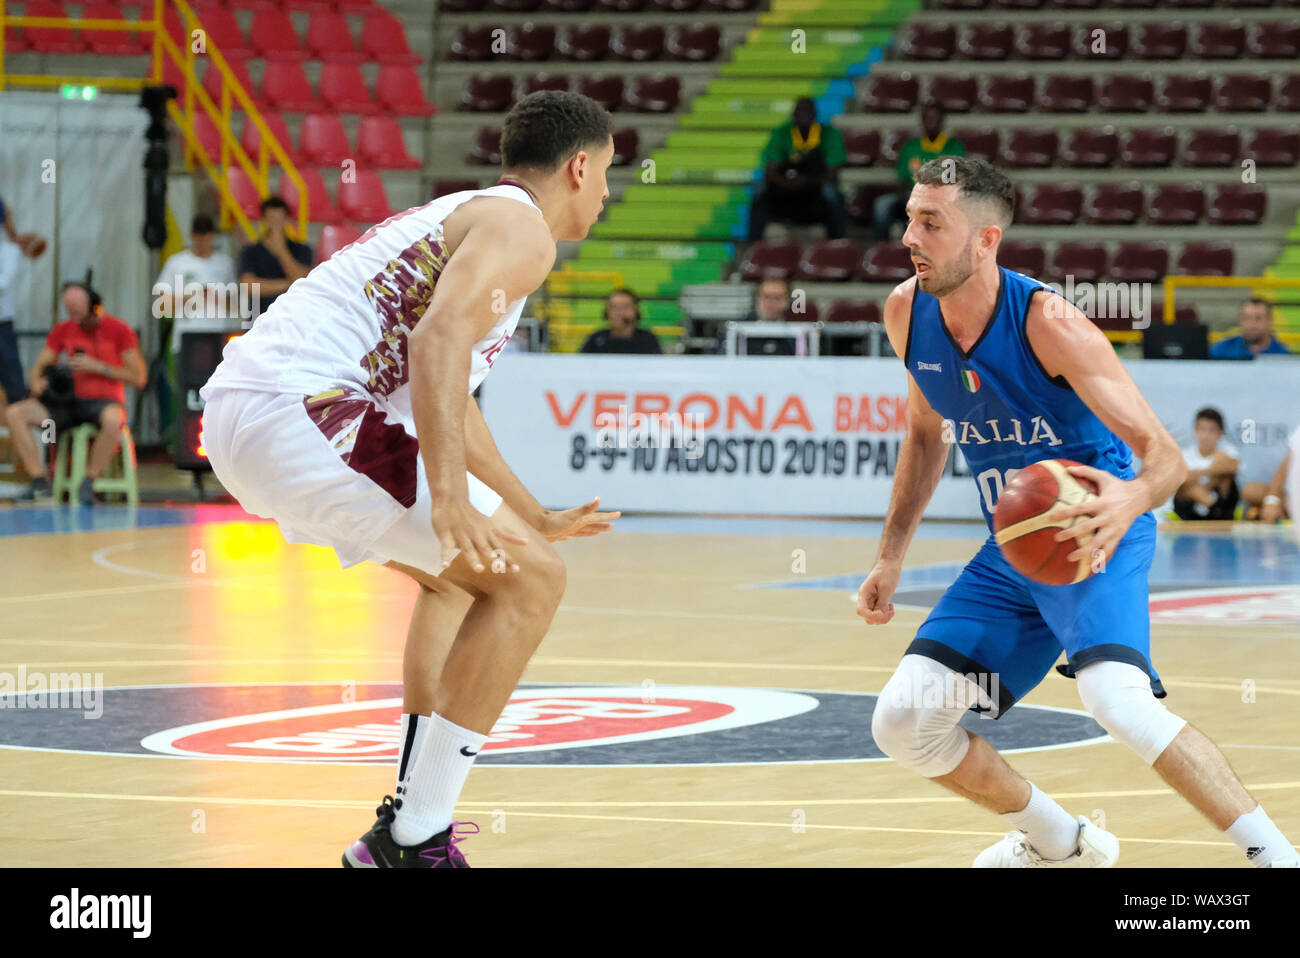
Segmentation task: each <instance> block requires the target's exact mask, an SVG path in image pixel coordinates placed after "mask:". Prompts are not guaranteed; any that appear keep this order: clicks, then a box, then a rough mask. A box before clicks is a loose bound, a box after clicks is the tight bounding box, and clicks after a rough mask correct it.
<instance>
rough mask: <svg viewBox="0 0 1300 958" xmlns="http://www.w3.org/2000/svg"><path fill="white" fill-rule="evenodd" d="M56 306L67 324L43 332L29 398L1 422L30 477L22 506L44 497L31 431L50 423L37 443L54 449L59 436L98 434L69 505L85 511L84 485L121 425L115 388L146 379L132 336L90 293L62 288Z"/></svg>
mask: <svg viewBox="0 0 1300 958" xmlns="http://www.w3.org/2000/svg"><path fill="white" fill-rule="evenodd" d="M63 307H64V309H66V310H67V313H68V318H67V319H65V320H64V321H63V322H61V323H59V324H58V325H56V326H55V327H54V328H53V329H52V330H50V335H49V336H48V337H46V340H45V348H44V349H42V350H41V354H40V356H38V357H37V358H36V365H35V366H33V367H32V375H31V382H32V387H31V396H30V397H29V398H27V399H24V400H22V401H21V402H17V403H14V404H12V405H11V406H9V408H8V409H6V410H5V418H6V419H7V420H8V422H9V434H10V435H11V436H12V437H13V443H14V446H15V447H17V449H18V455H19V456H20V457H21V458H22V461H23V466H24V467H25V468H26V469H27V472H28V474H29V475H31V476H32V477H33V478H32V484H31V487H30V488H29V489H28V490H27V492H26V493H24V494H23V495H22V496H21V498H23V499H35V498H37V497H45V496H48V495H50V475H49V470H47V469H46V468H45V465H44V464H43V463H42V461H41V455H40V452H39V451H38V449H37V448H36V441H35V440H34V439H33V438H32V433H31V427H32V426H43V425H44V424H45V423H46V422H47V421H48V422H52V423H53V424H54V435H53V436H47V437H44V441H46V442H57V440H58V435H59V433H61V432H62V430H64V429H71V428H73V427H74V426H80V425H82V424H83V423H89V424H90V425H94V426H98V427H99V433H98V435H96V436H95V441H94V443H93V444H92V446H91V449H90V460H89V462H88V463H87V465H86V478H85V479H84V480H82V483H81V487H80V488H79V489H78V490H77V500H78V501H79V502H80V503H81V504H82V505H86V506H90V505H94V503H95V493H94V489H93V486H92V483H93V482H94V480H95V479H98V478H99V477H100V476H101V475H102V474H103V472H104V469H105V468H106V467H107V466H108V460H109V458H110V457H111V456H112V455H113V450H114V449H115V448H117V441H118V437H119V436H120V435H121V434H122V425H123V423H125V422H126V406H125V401H126V397H125V391H124V388H123V384H124V383H130V384H131V385H132V386H134V387H135V388H136V389H143V388H144V385H145V382H146V379H147V373H146V371H145V365H144V358H143V357H142V356H141V355H140V343H139V340H137V339H136V335H135V331H134V330H133V329H131V327H130V326H128V325H126V323H124V322H122V321H121V320H120V319H118V318H116V317H115V316H110V315H109V314H108V313H106V312H104V307H103V304H102V303H101V302H100V299H99V294H97V293H96V292H95V291H94V290H93V289H91V288H90V287H89V286H87V285H86V284H84V283H76V282H73V283H65V284H64V285H63Z"/></svg>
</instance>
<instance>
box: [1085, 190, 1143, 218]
mask: <svg viewBox="0 0 1300 958" xmlns="http://www.w3.org/2000/svg"><path fill="white" fill-rule="evenodd" d="M1143 205H1144V199H1143V196H1142V188H1141V187H1140V186H1134V185H1131V184H1125V183H1103V184H1101V185H1100V186H1097V187H1096V188H1095V189H1094V190H1093V192H1092V194H1091V195H1090V196H1089V197H1088V198H1087V200H1085V201H1084V204H1083V218H1084V219H1085V220H1087V221H1088V222H1090V223H1100V224H1102V225H1105V226H1129V225H1131V224H1133V223H1136V222H1137V221H1138V218H1139V217H1140V216H1141V215H1142V207H1143Z"/></svg>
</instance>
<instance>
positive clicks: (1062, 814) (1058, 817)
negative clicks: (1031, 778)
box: [1002, 782, 1079, 861]
mask: <svg viewBox="0 0 1300 958" xmlns="http://www.w3.org/2000/svg"><path fill="white" fill-rule="evenodd" d="M1029 789H1030V791H1029V804H1028V805H1026V806H1025V807H1024V808H1023V809H1022V810H1020V811H1018V812H1005V813H1003V815H1002V817H1003V818H1004V819H1005V820H1007V821H1008V822H1010V823H1011V824H1012V825H1013V826H1015V827H1016V828H1018V829H1020V830H1021V831H1022V832H1024V833H1025V834H1026V835H1027V836H1028V837H1029V844H1030V845H1033V846H1034V851H1036V852H1038V854H1040V855H1042V856H1043V857H1044V858H1048V859H1051V860H1053V861H1058V860H1060V859H1062V858H1069V857H1070V856H1071V855H1073V854H1074V852H1075V849H1077V848H1078V846H1079V823H1078V821H1077V820H1076V819H1074V818H1071V817H1070V813H1069V812H1067V811H1066V810H1065V809H1063V808H1062V807H1061V806H1060V805H1058V804H1056V801H1055V800H1054V799H1052V798H1051V797H1050V796H1049V795H1047V794H1046V793H1045V792H1043V791H1040V790H1039V788H1038V786H1037V785H1035V784H1034V783H1033V782H1030V783H1029Z"/></svg>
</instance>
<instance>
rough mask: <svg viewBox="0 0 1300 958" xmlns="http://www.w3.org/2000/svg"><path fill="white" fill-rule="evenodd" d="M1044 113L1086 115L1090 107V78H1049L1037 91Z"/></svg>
mask: <svg viewBox="0 0 1300 958" xmlns="http://www.w3.org/2000/svg"><path fill="white" fill-rule="evenodd" d="M1037 106H1038V109H1040V110H1042V111H1043V112H1044V113H1087V112H1088V110H1089V108H1091V106H1092V77H1090V76H1073V75H1069V74H1067V75H1065V76H1049V77H1047V78H1046V79H1045V80H1044V81H1043V85H1042V87H1041V88H1040V89H1039V91H1038V104H1037Z"/></svg>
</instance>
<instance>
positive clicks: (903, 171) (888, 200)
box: [875, 103, 966, 243]
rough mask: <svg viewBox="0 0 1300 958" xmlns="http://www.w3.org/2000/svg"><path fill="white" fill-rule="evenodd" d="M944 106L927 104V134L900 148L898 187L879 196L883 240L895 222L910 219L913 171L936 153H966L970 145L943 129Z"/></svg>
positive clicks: (923, 126) (923, 123) (877, 220)
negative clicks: (909, 200)
mask: <svg viewBox="0 0 1300 958" xmlns="http://www.w3.org/2000/svg"><path fill="white" fill-rule="evenodd" d="M943 120H944V112H943V107H941V106H940V105H939V104H937V103H927V104H926V105H925V106H924V107H922V108H921V129H922V131H923V133H924V135H923V136H918V137H916V138H915V139H911V140H908V141H907V142H906V143H904V144H903V148H902V149H901V150H899V151H898V189H897V190H896V191H895V192H893V193H886V194H884V195H883V196H878V197H876V208H875V214H876V217H875V232H876V240H877V242H880V243H887V242H889V232H890V230H891V229H892V228H893V226H894V224H895V223H905V222H906V221H907V197H908V195H909V194H910V193H911V192H912V184H913V181H912V174H914V173H915V172H916V171H917V170H918V169H920V167H921V164H922V163H925V162H926V161H928V160H933V159H934V158H935V157H936V156H965V155H966V147H964V146H962V145H961V141H960V140H957V139H954V138H953V137H951V136H949V135H948V134H947V133H944V132H943Z"/></svg>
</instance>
